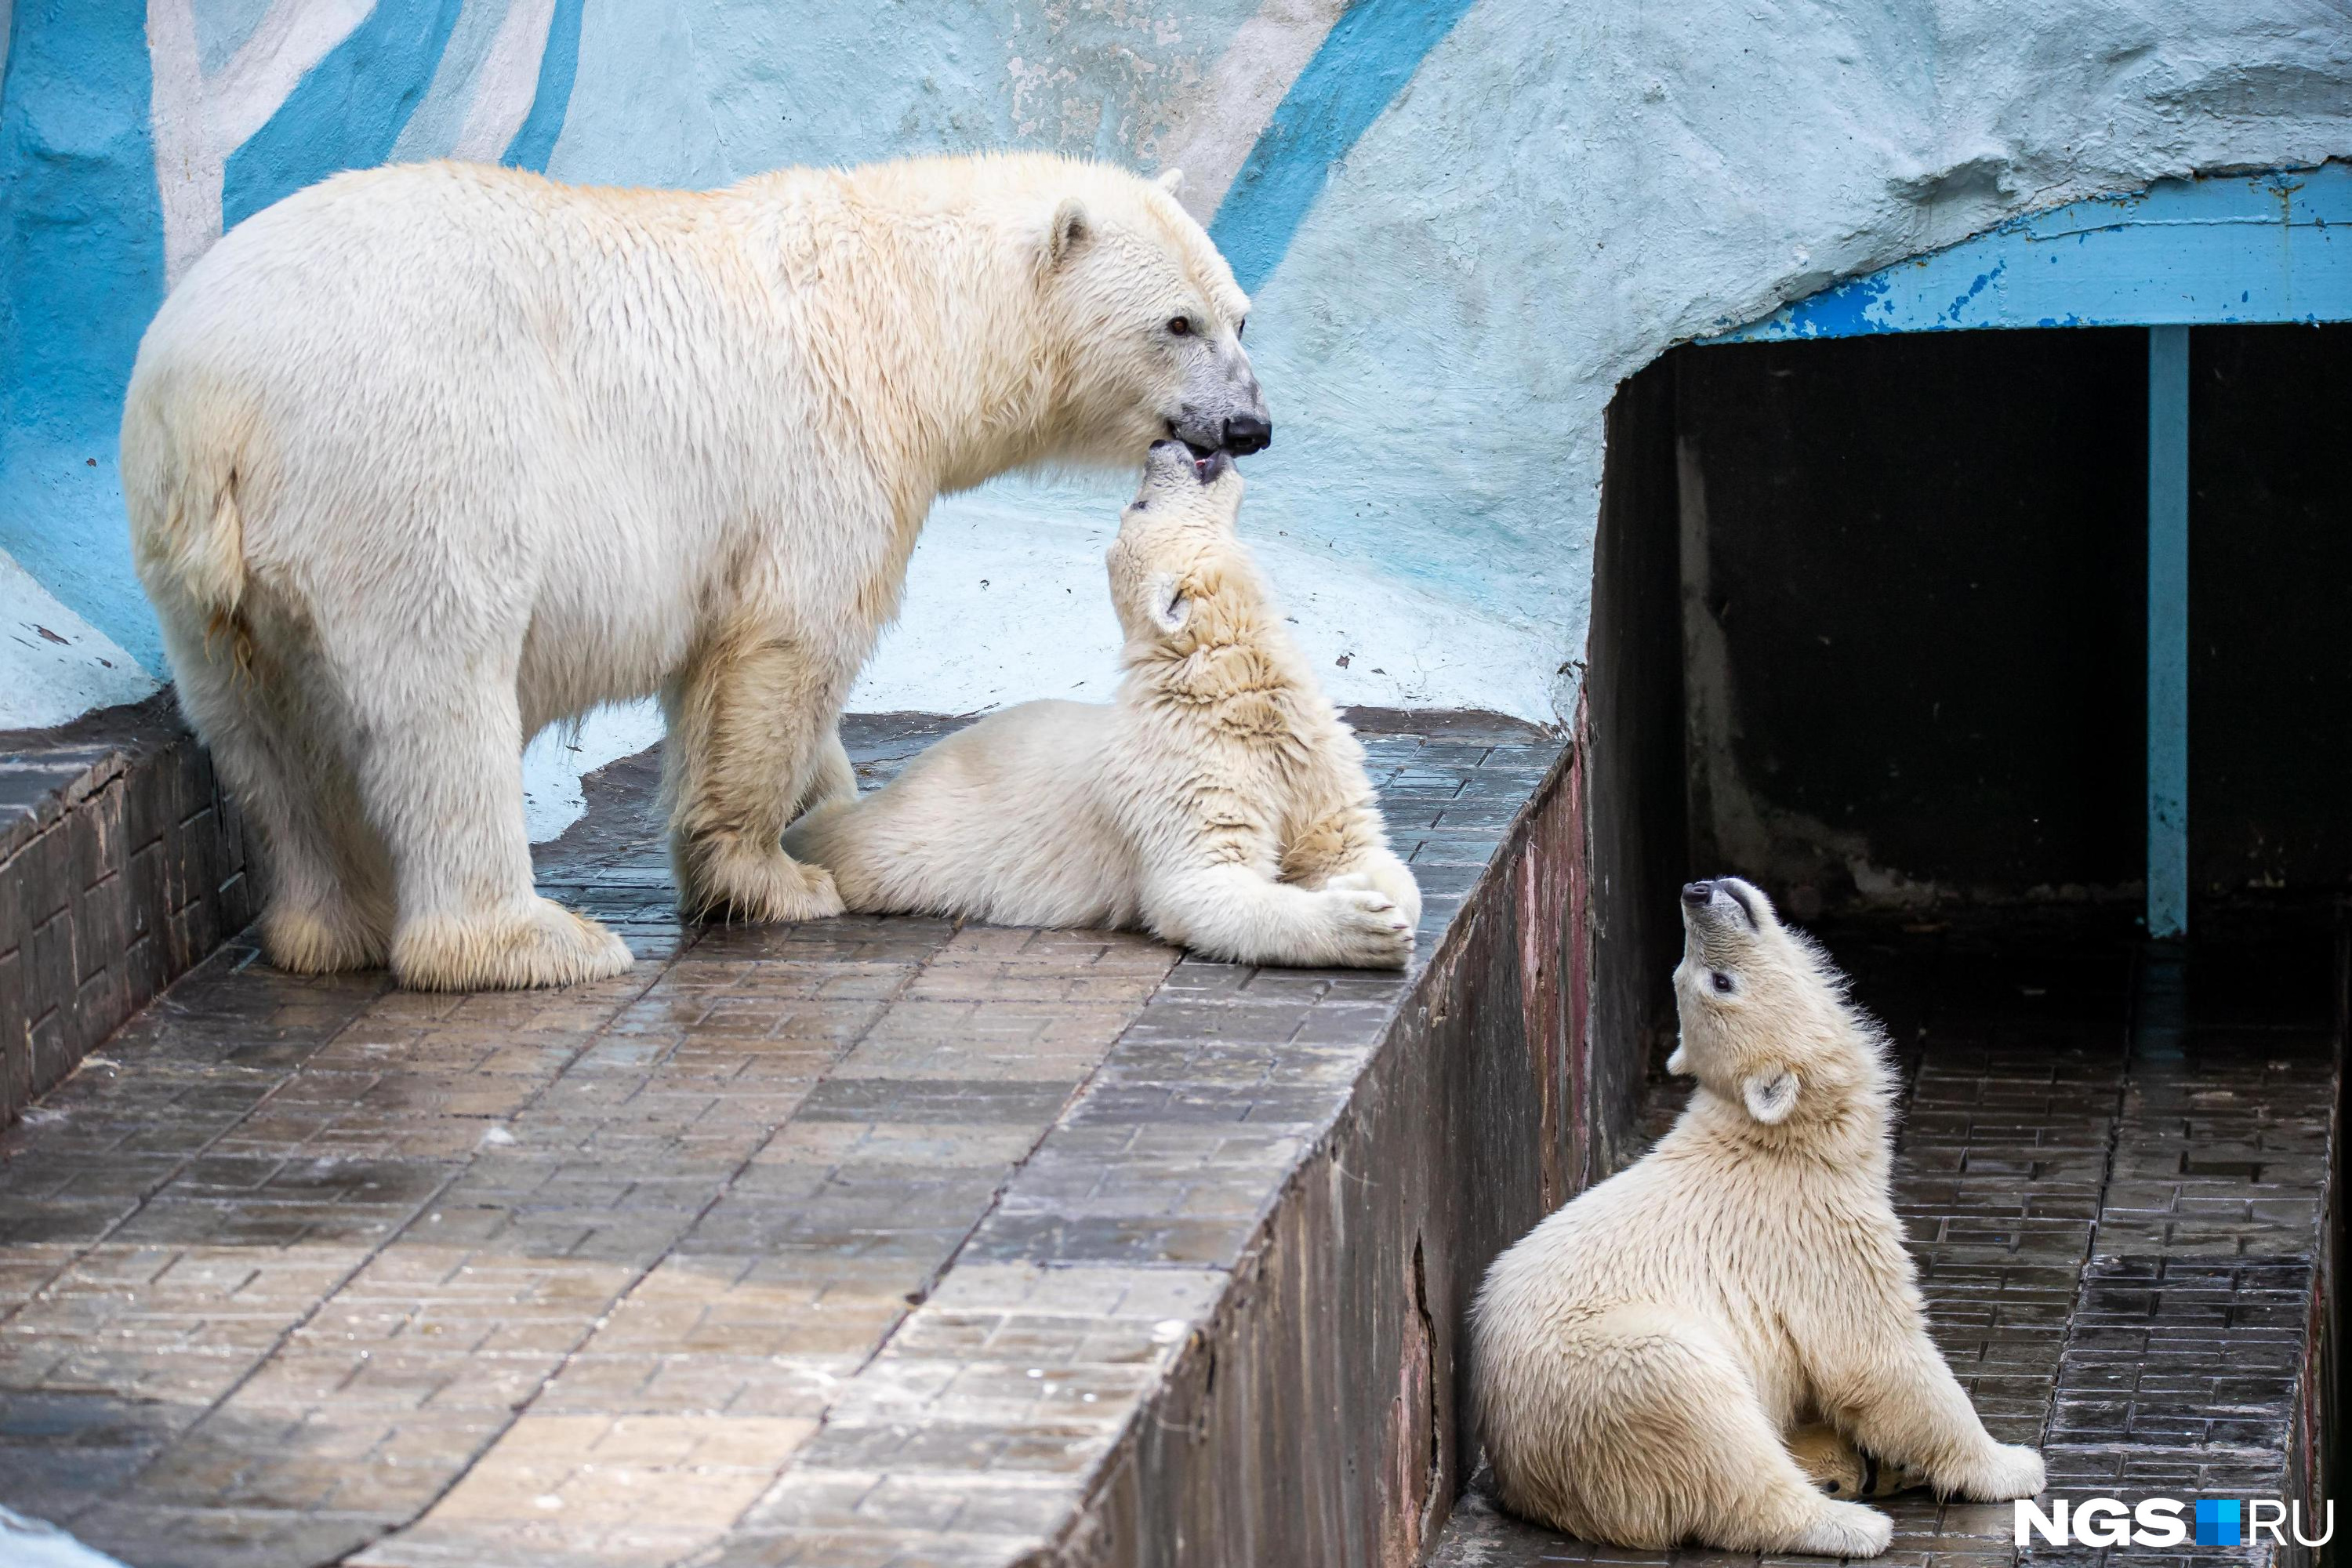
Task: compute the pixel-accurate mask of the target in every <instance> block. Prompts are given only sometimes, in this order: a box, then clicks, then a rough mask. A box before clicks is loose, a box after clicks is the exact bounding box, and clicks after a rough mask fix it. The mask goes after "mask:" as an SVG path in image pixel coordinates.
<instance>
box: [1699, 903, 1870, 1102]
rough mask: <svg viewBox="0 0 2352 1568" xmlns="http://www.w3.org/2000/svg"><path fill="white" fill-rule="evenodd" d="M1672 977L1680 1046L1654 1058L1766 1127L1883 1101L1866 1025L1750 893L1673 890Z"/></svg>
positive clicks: (1828, 967) (1805, 941) (1831, 971)
mask: <svg viewBox="0 0 2352 1568" xmlns="http://www.w3.org/2000/svg"><path fill="white" fill-rule="evenodd" d="M1682 905H1683V961H1682V963H1680V964H1678V965H1676V966H1675V1004H1676V1011H1677V1012H1678V1014H1679V1015H1680V1017H1681V1022H1682V1039H1681V1042H1680V1043H1679V1044H1678V1045H1677V1046H1676V1047H1675V1053H1674V1055H1673V1056H1671V1057H1669V1058H1667V1060H1666V1069H1667V1070H1668V1071H1669V1072H1676V1073H1688V1074H1690V1075H1692V1076H1693V1077H1695V1078H1696V1079H1698V1080H1699V1082H1700V1084H1701V1085H1703V1086H1704V1087H1705V1088H1706V1089H1711V1090H1713V1091H1714V1092H1715V1093H1716V1094H1717V1096H1719V1097H1721V1098H1722V1099H1723V1100H1727V1101H1728V1102H1729V1103H1731V1104H1733V1105H1737V1106H1741V1107H1744V1108H1745V1109H1746V1110H1747V1113H1748V1116H1749V1117H1751V1118H1753V1119H1754V1120H1755V1121H1759V1122H1761V1123H1763V1124H1765V1125H1767V1126H1779V1125H1781V1124H1783V1123H1788V1124H1792V1125H1795V1124H1803V1123H1808V1122H1813V1121H1822V1120H1828V1119H1834V1118H1837V1117H1840V1116H1842V1115H1843V1114H1844V1113H1845V1112H1846V1111H1847V1110H1850V1109H1851V1108H1852V1107H1853V1105H1854V1104H1855V1101H1856V1097H1857V1096H1858V1095H1870V1096H1876V1097H1880V1098H1883V1097H1884V1094H1885V1061H1884V1057H1883V1054H1882V1053H1883V1050H1884V1046H1883V1042H1882V1039H1881V1037H1880V1035H1879V1032H1878V1028H1877V1026H1875V1025H1874V1024H1873V1023H1872V1022H1871V1021H1870V1020H1869V1019H1868V1018H1867V1017H1865V1016H1863V1015H1862V1014H1861V1013H1860V1012H1859V1011H1857V1010H1856V1009H1855V1008H1854V1007H1853V1005H1851V1004H1850V1003H1849V1002H1848V1001H1847V1000H1846V985H1845V978H1844V976H1843V975H1841V974H1840V973H1838V972H1837V970H1836V969H1835V968H1834V967H1833V966H1832V964H1831V963H1830V961H1829V958H1828V955H1827V954H1825V953H1823V952H1822V950H1821V949H1820V948H1819V947H1818V946H1816V945H1814V943H1813V942H1811V939H1809V938H1807V937H1806V936H1804V935H1803V934H1802V933H1801V932H1799V931H1792V930H1790V928H1789V927H1787V926H1784V925H1782V924H1781V923H1780V915H1779V914H1778V913H1777V912H1776V911H1775V910H1773V908H1772V903H1771V900H1769V899H1767V898H1766V897H1765V896H1764V895H1763V893H1762V892H1761V891H1760V890H1759V889H1757V888H1756V887H1755V886H1754V885H1753V884H1752V883H1748V882H1744V881H1742V880H1740V879H1738V878H1737V877H1717V878H1716V879H1712V880H1710V881H1702V882H1693V883H1691V884H1690V885H1688V886H1687V887H1685V888H1684V889H1683V897H1682Z"/></svg>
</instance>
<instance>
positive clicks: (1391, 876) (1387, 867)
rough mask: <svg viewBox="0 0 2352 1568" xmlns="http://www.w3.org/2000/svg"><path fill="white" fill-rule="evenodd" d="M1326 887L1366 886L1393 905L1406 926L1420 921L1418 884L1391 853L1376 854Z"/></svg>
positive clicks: (1415, 924)
mask: <svg viewBox="0 0 2352 1568" xmlns="http://www.w3.org/2000/svg"><path fill="white" fill-rule="evenodd" d="M1323 885H1324V886H1325V887H1327V888H1369V889H1371V890H1372V891H1373V892H1376V893H1379V894H1381V896H1382V897H1384V898H1386V899H1387V900H1389V901H1390V902H1391V903H1392V904H1394V905H1396V907H1397V909H1398V910H1399V911H1401V912H1402V914H1403V916H1404V918H1405V923H1406V924H1408V925H1413V926H1418V925H1419V924H1420V923H1421V884H1420V883H1419V882H1417V881H1415V880H1413V875H1412V868H1411V867H1409V866H1407V865H1406V864H1405V863H1404V862H1403V861H1402V860H1400V859H1398V858H1396V857H1395V856H1393V855H1388V854H1377V855H1375V856H1374V858H1371V859H1370V860H1367V861H1366V862H1364V864H1363V865H1362V867H1360V868H1359V869H1357V870H1353V871H1346V872H1342V873H1341V874H1340V875H1339V876H1337V877H1334V878H1332V879H1330V880H1329V881H1328V882H1326V883H1325V884H1323Z"/></svg>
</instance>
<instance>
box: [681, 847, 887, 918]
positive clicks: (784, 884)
mask: <svg viewBox="0 0 2352 1568" xmlns="http://www.w3.org/2000/svg"><path fill="white" fill-rule="evenodd" d="M687 864H688V867H689V868H690V869H689V871H688V876H687V878H686V885H685V886H684V887H683V888H682V889H679V892H680V897H679V900H678V901H679V905H680V907H681V908H683V909H684V910H685V911H686V912H687V914H688V915H689V916H692V917H695V918H698V919H702V920H736V921H754V922H757V921H821V920H829V919H831V918H832V917H833V916H835V915H837V914H840V913H841V912H842V911H843V909H844V908H845V906H844V905H843V903H842V900H841V891H840V889H837V888H835V886H834V884H833V873H832V872H830V871H828V870H826V869H825V868H824V867H822V866H805V865H803V864H802V863H801V862H800V861H798V860H795V859H793V858H792V857H791V856H789V855H787V854H785V853H784V852H783V851H782V849H781V848H775V847H762V848H758V849H753V848H750V847H746V846H744V845H743V844H742V843H740V841H738V840H733V839H715V840H709V841H706V842H704V843H702V844H699V845H698V846H696V847H695V849H694V852H693V853H692V854H691V855H690V856H689V857H688V858H687Z"/></svg>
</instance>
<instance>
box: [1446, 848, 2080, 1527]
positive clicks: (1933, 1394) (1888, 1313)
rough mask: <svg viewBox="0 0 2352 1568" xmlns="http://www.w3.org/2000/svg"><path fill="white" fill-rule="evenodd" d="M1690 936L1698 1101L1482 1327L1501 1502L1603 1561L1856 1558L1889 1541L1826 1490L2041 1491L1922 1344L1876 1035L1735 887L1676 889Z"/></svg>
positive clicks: (1560, 1237)
mask: <svg viewBox="0 0 2352 1568" xmlns="http://www.w3.org/2000/svg"><path fill="white" fill-rule="evenodd" d="M1683 926H1684V946H1683V961H1682V963H1681V965H1680V966H1679V967H1678V968H1676V969H1675V998H1676V1002H1677V1005H1678V1006H1679V1009H1680V1012H1681V1015H1682V1042H1681V1045H1680V1046H1679V1047H1678V1048H1677V1049H1676V1050H1675V1054H1674V1056H1673V1057H1672V1058H1669V1059H1668V1061H1667V1063H1666V1066H1667V1068H1668V1069H1669V1070H1671V1071H1674V1072H1678V1073H1689V1074H1691V1075H1692V1076H1694V1077H1696V1079H1698V1087H1697V1089H1695V1090H1694V1091H1693V1093H1692V1095H1691V1101H1690V1105H1689V1107H1688V1108H1687V1109H1686V1110H1684V1112H1683V1114H1682V1117H1681V1119H1680V1120H1679V1121H1676V1122H1675V1125H1674V1128H1673V1130H1672V1131H1669V1132H1668V1133H1667V1134H1666V1135H1665V1136H1664V1138H1662V1139H1660V1140H1659V1142H1658V1146H1657V1147H1656V1148H1654V1149H1653V1150H1652V1151H1650V1152H1649V1154H1648V1155H1647V1156H1645V1157H1644V1158H1643V1159H1642V1160H1641V1161H1640V1162H1639V1163H1636V1164H1634V1165H1633V1167H1632V1168H1631V1169H1629V1170H1626V1171H1623V1172H1621V1173H1619V1174H1617V1175H1615V1176H1613V1177H1612V1178H1610V1179H1609V1180H1608V1181H1606V1182H1603V1183H1601V1184H1600V1185H1599V1186H1597V1187H1594V1188H1593V1189H1592V1190H1591V1191H1590V1192H1588V1193H1586V1194H1583V1195H1582V1196H1581V1197H1579V1198H1578V1199H1576V1201H1575V1202H1573V1203H1571V1204H1570V1205H1568V1206H1567V1207H1565V1208H1563V1209H1561V1210H1560V1211H1559V1213H1558V1214H1555V1215H1552V1216H1551V1217H1550V1218H1549V1219H1547V1220H1545V1221H1544V1222H1543V1223H1542V1224H1541V1225H1539V1226H1536V1228H1535V1229H1534V1230H1533V1231H1531V1232H1530V1233H1528V1236H1527V1237H1525V1238H1524V1239H1523V1240H1521V1241H1520V1242H1519V1243H1518V1245H1517V1246H1516V1247H1512V1248H1511V1249H1510V1250H1509V1251H1507V1252H1506V1253H1504V1254H1503V1256H1502V1257H1501V1258H1497V1259H1496V1262H1495V1266H1494V1268H1492V1269H1491V1270H1489V1271H1488V1273H1487V1275H1486V1284H1485V1285H1484V1286H1483V1287H1482V1288H1481V1289H1480V1290H1479V1292H1478V1300H1477V1304H1476V1306H1475V1309H1474V1310H1473V1319H1472V1330H1471V1332H1472V1339H1473V1344H1472V1353H1473V1355H1474V1356H1475V1366H1474V1368H1473V1382H1474V1385H1475V1393H1476V1397H1477V1402H1478V1410H1479V1426H1480V1430H1481V1434H1482V1436H1484V1438H1485V1440H1486V1458H1487V1460H1488V1462H1489V1463H1490V1464H1491V1465H1492V1467H1493V1469H1494V1475H1495V1481H1496V1489H1497V1490H1498V1492H1499V1494H1500V1499H1501V1500H1502V1502H1503V1503H1504V1504H1505V1506H1507V1507H1508V1508H1510V1509H1512V1510H1516V1511H1517V1512H1520V1513H1524V1514H1527V1515H1529V1516H1530V1517H1533V1518H1536V1519H1539V1520H1542V1521H1544V1522H1546V1523H1548V1524H1550V1525H1553V1526H1556V1527H1557V1528H1559V1529H1561V1530H1565V1531H1570V1532H1571V1533H1573V1534H1577V1535H1581V1536H1584V1537H1586V1538H1588V1539H1590V1540H1594V1541H1601V1542H1609V1543H1611V1544H1613V1545H1618V1546H1632V1547H1650V1548H1658V1547H1665V1546H1671V1545H1674V1544H1675V1543H1677V1542H1699V1543H1701V1544H1704V1545H1707V1546H1715V1547H1722V1548H1726V1549H1728V1550H1731V1551H1736V1552H1820V1553H1822V1554H1824V1555H1827V1556H1832V1557H1871V1556H1875V1555H1876V1554H1877V1553H1878V1552H1883V1551H1885V1548H1886V1543H1887V1541H1888V1539H1889V1537H1890V1535H1891V1533H1892V1527H1891V1525H1890V1524H1889V1522H1888V1521H1887V1518H1886V1516H1885V1514H1882V1513H1879V1512H1877V1511H1876V1510H1873V1509H1868V1508H1864V1507H1863V1506H1861V1505H1860V1504H1858V1503H1855V1502H1851V1501H1846V1500H1843V1499H1847V1498H1852V1497H1853V1496H1855V1495H1857V1494H1874V1493H1876V1492H1878V1491H1880V1490H1882V1489H1892V1488H1893V1487H1894V1486H1897V1485H1900V1484H1903V1483H1904V1482H1906V1481H1911V1480H1917V1481H1923V1482H1925V1483H1926V1484H1927V1485H1929V1486H1932V1487H1934V1488H1936V1489H1937V1490H1938V1491H1942V1492H1946V1493H1957V1494H1958V1495H1960V1496H1962V1497H1967V1498H1972V1499H1976V1500H1979V1501H1985V1502H1995V1501H2000V1500H2007V1499H2011V1498H2021V1497H2032V1495H2034V1494H2035V1493H2036V1492H2038V1491H2040V1490H2041V1489H2042V1460H2041V1458H2040V1456H2038V1455H2036V1454H2035V1453H2034V1452H2033V1450H2032V1449H2031V1448H2021V1447H2007V1446H2005V1445H2003V1444H2000V1443H1996V1442H1994V1441H1993V1440H1992V1438H1991V1437H1990V1436H1988V1435H1987V1434H1986V1432H1985V1429H1984V1426H1983V1424H1982V1423H1980V1422H1979V1420H1978V1419H1977V1415H1976V1411H1975V1410H1974V1409H1972V1408H1971V1407H1970V1406H1969V1396H1968V1394H1966V1393H1965V1392H1963V1391H1962V1389H1961V1388H1960V1385H1959V1384H1958V1382H1956V1381H1954V1379H1953V1377H1952V1373H1951V1371H1950V1369H1949V1368H1948V1367H1947V1366H1946V1365H1945V1364H1944V1358H1943V1357H1942V1355H1940V1354H1939V1353H1937V1350H1936V1346H1935V1342H1934V1341H1932V1340H1930V1339H1929V1338H1928V1337H1927V1326H1926V1324H1925V1322H1924V1321H1923V1320H1922V1317H1921V1313H1920V1305H1919V1292H1918V1290H1917V1289H1916V1286H1915V1285H1914V1284H1913V1282H1912V1271H1911V1259H1910V1258H1909V1257H1908V1255H1906V1253H1905V1252H1904V1250H1903V1230H1902V1226H1901V1225H1900V1224H1899V1222H1897V1220H1896V1219H1895V1209H1894V1205H1893V1204H1892V1203H1891V1202H1890V1201H1889V1199H1888V1195H1887V1168H1888V1159H1889V1156H1888V1150H1887V1099H1888V1095H1889V1092H1890V1085H1889V1079H1888V1075H1887V1068H1886V1063H1885V1056H1884V1042H1883V1039H1882V1037H1881V1036H1880V1034H1879V1032H1878V1029H1877V1026H1875V1025H1874V1024H1873V1023H1872V1022H1871V1021H1870V1020H1869V1019H1868V1018H1866V1017H1864V1016H1863V1015H1862V1014H1861V1013H1860V1012H1859V1011H1857V1010H1856V1009H1855V1008H1854V1007H1853V1005H1851V1004H1849V1003H1848V1002H1847V1000H1846V997H1845V983H1844V981H1843V979H1842V978H1841V977H1840V976H1839V974H1838V973H1837V972H1836V971H1835V970H1834V969H1832V967H1831V966H1830V963H1829V960H1828V959H1827V958H1826V957H1825V956H1824V955H1823V954H1822V952H1821V950H1820V949H1818V948H1817V947H1815V946H1814V945H1813V944H1812V943H1811V942H1809V941H1808V940H1806V939H1805V938H1804V937H1803V936H1801V935H1799V934H1798V933H1797V932H1795V931H1790V930H1789V929H1788V928H1786V927H1784V926H1782V925H1781V924H1780V921H1779V920H1778V919H1777V918H1776V917H1775V916H1774V914H1773V912H1772V906H1771V905H1770V904H1769V903H1768V902H1766V900H1765V898H1764V895H1763V894H1761V893H1759V892H1758V891H1757V890H1756V889H1754V888H1752V887H1750V886H1748V884H1747V883H1746V882H1742V881H1740V880H1738V879H1736V878H1730V877H1726V878H1723V879H1719V880H1717V881H1712V882H1693V883H1692V884H1691V885H1690V886H1688V887H1686V888H1685V889H1683ZM1792 1449H1793V1450H1795V1455H1794V1457H1792ZM1816 1482H1819V1483H1820V1489H1816V1487H1815V1484H1814V1483H1816ZM1825 1493H1828V1494H1831V1495H1824V1494H1825Z"/></svg>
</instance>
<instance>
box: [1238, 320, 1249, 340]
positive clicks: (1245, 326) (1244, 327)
mask: <svg viewBox="0 0 2352 1568" xmlns="http://www.w3.org/2000/svg"><path fill="white" fill-rule="evenodd" d="M1247 331H1249V318H1248V317H1247V316H1244V317H1243V318H1242V319H1241V321H1240V322H1239V323H1237V324H1236V325H1235V326H1234V342H1241V341H1242V336H1243V334H1244V333H1245V332H1247Z"/></svg>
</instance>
